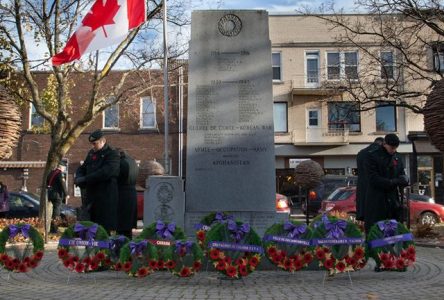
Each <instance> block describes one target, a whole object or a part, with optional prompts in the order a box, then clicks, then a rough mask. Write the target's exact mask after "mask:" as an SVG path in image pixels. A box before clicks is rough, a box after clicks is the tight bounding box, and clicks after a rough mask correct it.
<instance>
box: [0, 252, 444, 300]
mask: <svg viewBox="0 0 444 300" xmlns="http://www.w3.org/2000/svg"><path fill="white" fill-rule="evenodd" d="M373 267H374V262H373V261H372V260H371V261H370V262H369V264H368V265H367V266H366V267H365V268H364V269H363V270H361V271H359V272H356V273H351V274H350V277H349V276H348V274H340V275H336V276H334V277H325V272H323V271H301V272H297V273H295V274H289V273H286V272H283V271H256V272H254V273H252V274H250V276H248V277H246V278H244V279H243V280H234V281H233V280H221V279H220V277H219V273H217V272H201V273H198V274H197V275H196V276H194V277H192V278H178V277H175V276H173V275H171V274H170V273H169V272H167V271H163V272H156V273H154V274H152V275H149V276H147V277H145V278H131V277H128V276H127V275H126V274H125V273H120V272H114V271H105V272H98V273H93V274H92V273H89V274H75V273H71V272H69V271H68V270H67V269H66V268H65V267H64V266H63V265H62V264H61V263H60V261H59V259H58V258H57V253H56V251H54V250H48V251H46V252H45V256H44V257H43V261H42V262H41V264H40V266H39V267H37V268H36V269H35V270H33V272H29V273H9V272H6V271H4V270H2V271H0V299H131V300H134V299H171V300H179V299H180V300H187V299H216V300H217V299H264V300H265V299H267V300H268V299H402V300H408V299H428V300H429V299H432V300H433V299H442V295H443V294H444V286H443V284H442V282H443V281H444V272H442V270H443V269H444V250H443V249H436V248H425V247H418V248H417V263H416V264H415V265H414V267H412V268H410V269H409V271H407V272H402V273H400V272H380V273H375V272H373Z"/></svg>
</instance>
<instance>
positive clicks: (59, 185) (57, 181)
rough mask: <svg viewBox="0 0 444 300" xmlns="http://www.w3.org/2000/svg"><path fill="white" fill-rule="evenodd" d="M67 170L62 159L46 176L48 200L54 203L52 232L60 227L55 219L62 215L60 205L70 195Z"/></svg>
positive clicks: (55, 231)
mask: <svg viewBox="0 0 444 300" xmlns="http://www.w3.org/2000/svg"><path fill="white" fill-rule="evenodd" d="M65 171H66V165H65V163H64V162H62V161H61V162H60V163H59V164H58V166H57V168H55V169H54V170H52V171H51V172H49V174H48V177H47V178H46V185H47V187H48V188H47V191H48V200H49V201H51V203H52V220H51V228H50V232H51V233H57V230H58V228H57V225H56V224H55V220H56V218H58V217H60V206H61V205H62V202H63V203H64V202H66V201H65V199H66V197H67V195H68V192H67V191H66V181H65Z"/></svg>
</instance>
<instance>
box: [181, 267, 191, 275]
mask: <svg viewBox="0 0 444 300" xmlns="http://www.w3.org/2000/svg"><path fill="white" fill-rule="evenodd" d="M190 275H191V270H190V268H188V267H183V268H182V270H180V277H189V276H190Z"/></svg>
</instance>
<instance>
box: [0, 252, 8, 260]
mask: <svg viewBox="0 0 444 300" xmlns="http://www.w3.org/2000/svg"><path fill="white" fill-rule="evenodd" d="M8 259H9V256H8V254H6V253H4V254H2V255H0V261H1V262H5V261H7V260H8Z"/></svg>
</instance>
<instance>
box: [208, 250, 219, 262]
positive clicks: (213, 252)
mask: <svg viewBox="0 0 444 300" xmlns="http://www.w3.org/2000/svg"><path fill="white" fill-rule="evenodd" d="M219 255H220V251H219V250H218V249H211V250H210V258H211V259H212V260H216V259H218V258H219Z"/></svg>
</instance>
